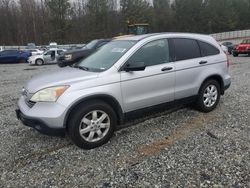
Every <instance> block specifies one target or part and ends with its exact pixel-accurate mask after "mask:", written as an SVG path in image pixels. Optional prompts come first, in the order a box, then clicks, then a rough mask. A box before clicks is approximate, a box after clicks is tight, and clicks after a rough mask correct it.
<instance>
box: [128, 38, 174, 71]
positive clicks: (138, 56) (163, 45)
mask: <svg viewBox="0 0 250 188" xmlns="http://www.w3.org/2000/svg"><path fill="white" fill-rule="evenodd" d="M128 62H130V63H133V62H144V63H145V65H146V66H153V65H158V64H163V63H168V62H170V56H169V45H168V40H167V39H161V40H156V41H152V42H149V43H148V44H146V45H144V46H143V47H141V48H140V49H139V50H138V51H136V52H135V53H134V54H133V55H132V56H131V57H130V59H129V60H128Z"/></svg>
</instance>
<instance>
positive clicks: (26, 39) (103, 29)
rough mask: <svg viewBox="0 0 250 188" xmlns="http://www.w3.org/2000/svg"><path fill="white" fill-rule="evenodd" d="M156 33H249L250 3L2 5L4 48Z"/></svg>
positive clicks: (27, 1)
mask: <svg viewBox="0 0 250 188" xmlns="http://www.w3.org/2000/svg"><path fill="white" fill-rule="evenodd" d="M128 23H149V25H150V31H151V32H173V31H174V32H195V33H216V32H224V31H232V30H241V29H249V28H250V0H174V1H171V0H152V1H148V0H1V1H0V45H25V44H27V43H30V42H34V43H36V44H39V45H42V44H48V43H49V42H58V43H60V44H67V43H86V42H88V41H90V40H92V39H95V38H110V37H114V36H117V35H119V34H122V33H123V34H126V31H127V24H128Z"/></svg>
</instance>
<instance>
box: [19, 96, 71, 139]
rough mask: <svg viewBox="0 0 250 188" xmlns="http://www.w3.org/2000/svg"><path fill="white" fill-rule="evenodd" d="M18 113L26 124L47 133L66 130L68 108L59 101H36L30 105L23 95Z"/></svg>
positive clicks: (58, 132)
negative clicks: (65, 121)
mask: <svg viewBox="0 0 250 188" xmlns="http://www.w3.org/2000/svg"><path fill="white" fill-rule="evenodd" d="M16 115H17V118H18V119H20V120H21V121H22V122H23V124H24V125H26V126H29V127H32V128H34V129H36V130H38V131H39V132H41V133H44V134H47V135H58V134H60V133H62V132H64V130H65V126H64V118H65V115H66V108H65V107H64V106H62V105H60V104H58V103H45V102H44V103H36V104H34V106H32V107H30V106H28V105H27V103H26V102H25V97H24V96H21V97H20V99H19V101H18V109H17V110H16Z"/></svg>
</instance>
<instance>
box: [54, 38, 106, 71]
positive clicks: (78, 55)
mask: <svg viewBox="0 0 250 188" xmlns="http://www.w3.org/2000/svg"><path fill="white" fill-rule="evenodd" d="M110 41H111V39H97V40H93V41H91V42H90V43H88V44H87V45H86V46H84V47H83V48H82V49H79V50H69V51H66V52H64V53H63V54H61V55H60V56H59V57H58V58H57V63H58V66H59V67H66V66H70V65H73V64H74V63H76V62H78V61H80V60H82V59H84V58H86V57H87V56H89V55H90V54H92V53H93V52H95V51H96V50H97V49H98V48H100V47H101V46H103V45H105V44H107V43H108V42H110Z"/></svg>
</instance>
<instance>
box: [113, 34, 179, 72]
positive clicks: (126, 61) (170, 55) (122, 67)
mask: <svg viewBox="0 0 250 188" xmlns="http://www.w3.org/2000/svg"><path fill="white" fill-rule="evenodd" d="M170 39H171V38H166V37H164V38H158V39H154V40H151V41H148V42H146V43H145V44H142V45H141V46H139V47H138V49H136V51H134V52H133V53H131V54H130V56H129V57H128V58H127V59H126V60H125V61H124V63H123V65H122V66H121V67H120V69H119V70H118V72H121V71H124V67H125V66H126V65H127V64H128V63H129V62H128V60H129V59H130V58H131V57H132V56H133V55H134V54H135V53H136V52H137V51H139V50H140V49H141V48H142V47H143V46H145V45H147V44H149V43H151V42H154V41H158V40H167V42H168V48H169V62H168V63H172V62H174V60H173V56H172V53H171V52H172V50H171V47H170V46H171V44H170ZM163 64H165V63H162V64H157V65H163ZM157 65H151V66H146V68H147V67H152V66H157Z"/></svg>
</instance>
